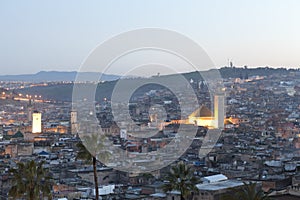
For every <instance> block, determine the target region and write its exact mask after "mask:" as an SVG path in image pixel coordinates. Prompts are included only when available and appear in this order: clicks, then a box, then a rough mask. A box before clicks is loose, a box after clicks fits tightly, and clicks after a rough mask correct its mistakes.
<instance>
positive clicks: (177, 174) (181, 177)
mask: <svg viewBox="0 0 300 200" xmlns="http://www.w3.org/2000/svg"><path fill="white" fill-rule="evenodd" d="M166 180H167V181H168V183H167V184H165V185H164V186H163V190H164V191H165V192H168V191H172V190H177V191H180V199H181V200H185V199H187V198H188V197H189V195H191V193H192V192H193V191H196V190H197V187H196V184H197V179H196V177H195V176H194V173H193V170H191V167H189V166H187V165H185V164H184V163H183V162H180V163H178V164H177V165H176V166H173V167H172V168H171V170H170V172H169V173H168V175H167V177H166Z"/></svg>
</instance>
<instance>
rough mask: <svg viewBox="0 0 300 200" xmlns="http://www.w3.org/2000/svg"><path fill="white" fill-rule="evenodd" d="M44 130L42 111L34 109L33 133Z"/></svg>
mask: <svg viewBox="0 0 300 200" xmlns="http://www.w3.org/2000/svg"><path fill="white" fill-rule="evenodd" d="M41 132H42V113H40V112H37V111H34V112H33V114H32V133H41Z"/></svg>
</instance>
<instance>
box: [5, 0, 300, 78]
mask: <svg viewBox="0 0 300 200" xmlns="http://www.w3.org/2000/svg"><path fill="white" fill-rule="evenodd" d="M299 8H300V2H299V1H296V0H289V1H280V0H266V1H258V0H255V1H247V2H245V1H244V2H240V1H235V0H229V1H196V0H195V1H192V0H191V1H156V0H153V1H151V2H150V1H149V2H140V1H137V0H134V1H129V2H125V1H114V2H111V1H88V2H84V1H43V2H40V1H35V0H29V1H26V2H25V1H24V2H22V1H1V2H0V24H1V29H2V31H1V32H0V43H1V45H0V67H1V72H0V74H1V75H16V74H34V73H37V72H39V71H79V66H80V65H81V64H82V62H83V61H84V60H85V58H87V56H88V55H89V53H90V52H91V51H92V50H93V49H94V48H95V47H97V46H98V45H99V44H101V43H102V42H103V41H106V40H107V39H109V38H111V37H112V36H115V35H117V34H119V33H123V32H125V31H130V30H133V29H139V28H145V27H156V28H162V29H169V30H174V31H176V32H179V33H181V34H183V35H186V36H188V37H189V38H191V39H192V40H194V41H195V42H197V43H198V44H199V45H200V46H201V47H202V48H203V49H204V50H205V52H206V53H207V54H208V55H209V57H210V58H211V60H212V61H213V62H214V64H215V66H217V68H220V67H223V66H226V65H227V64H228V61H229V60H231V61H232V62H233V63H234V65H236V66H244V65H247V66H248V67H250V68H251V67H265V66H269V67H274V68H278V67H285V68H299V63H300V57H299V56H298V52H300V40H299V38H298V37H299V35H300V28H299V25H298V19H300V12H298V10H299ZM121 64H122V63H121ZM127 64H128V63H127ZM129 64H130V63H129ZM122 68H123V65H122ZM124 68H126V66H125V65H124ZM118 69H119V68H117V69H115V70H112V71H111V72H110V74H116V75H118ZM95 71H97V70H96V69H95Z"/></svg>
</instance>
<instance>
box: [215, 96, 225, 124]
mask: <svg viewBox="0 0 300 200" xmlns="http://www.w3.org/2000/svg"><path fill="white" fill-rule="evenodd" d="M224 99H225V98H224V94H222V93H218V94H215V96H214V121H215V125H214V126H215V128H218V129H223V128H224V119H225V104H224V101H225V100H224Z"/></svg>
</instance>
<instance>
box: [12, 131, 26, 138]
mask: <svg viewBox="0 0 300 200" xmlns="http://www.w3.org/2000/svg"><path fill="white" fill-rule="evenodd" d="M12 138H24V135H23V133H21V131H18V132H16V133H15V134H14V135H13V136H12Z"/></svg>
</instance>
